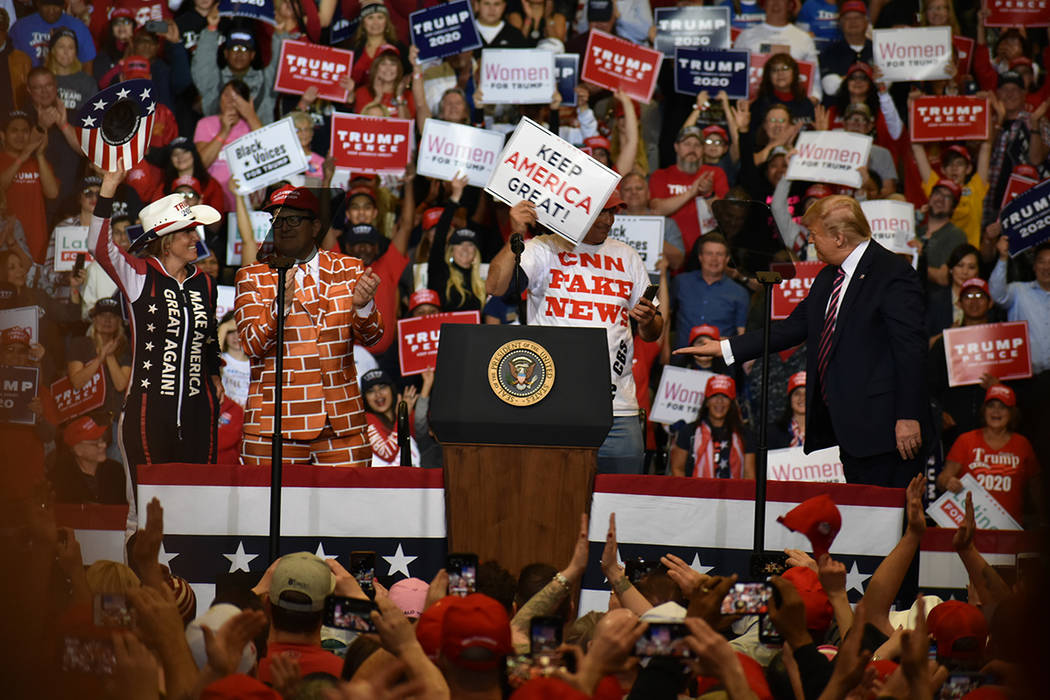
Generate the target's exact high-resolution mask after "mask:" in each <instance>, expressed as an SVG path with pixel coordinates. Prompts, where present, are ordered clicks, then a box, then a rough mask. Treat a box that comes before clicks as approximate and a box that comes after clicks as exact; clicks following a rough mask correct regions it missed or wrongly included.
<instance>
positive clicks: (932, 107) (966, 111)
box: [909, 96, 988, 141]
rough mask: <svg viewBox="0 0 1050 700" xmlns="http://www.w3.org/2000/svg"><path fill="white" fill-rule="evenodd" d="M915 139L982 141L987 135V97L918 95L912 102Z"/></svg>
mask: <svg viewBox="0 0 1050 700" xmlns="http://www.w3.org/2000/svg"><path fill="white" fill-rule="evenodd" d="M909 110H910V114H911V119H910V123H911V140H912V141H983V140H985V139H986V138H988V100H987V99H986V98H984V97H949V96H944V97H934V96H929V97H926V96H924V97H919V98H917V99H915V100H914V101H913V102H912V103H911V107H910V108H909Z"/></svg>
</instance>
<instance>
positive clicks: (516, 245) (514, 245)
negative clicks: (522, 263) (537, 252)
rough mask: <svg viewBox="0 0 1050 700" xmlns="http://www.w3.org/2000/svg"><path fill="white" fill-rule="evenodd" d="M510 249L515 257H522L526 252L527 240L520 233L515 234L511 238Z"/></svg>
mask: <svg viewBox="0 0 1050 700" xmlns="http://www.w3.org/2000/svg"><path fill="white" fill-rule="evenodd" d="M510 249H511V252H513V253H514V255H521V254H522V253H523V252H525V238H524V236H522V235H521V234H520V233H513V234H511V236H510Z"/></svg>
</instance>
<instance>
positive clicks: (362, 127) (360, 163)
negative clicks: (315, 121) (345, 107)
mask: <svg viewBox="0 0 1050 700" xmlns="http://www.w3.org/2000/svg"><path fill="white" fill-rule="evenodd" d="M412 137H413V126H412V121H411V120H410V119H388V118H386V117H366V116H363V115H360V114H343V113H339V112H337V113H335V114H333V115H332V140H331V149H330V150H329V153H331V154H332V157H333V158H334V159H335V164H336V165H337V166H339V167H341V168H350V169H351V170H353V171H355V172H361V173H380V174H386V173H389V174H394V175H401V174H402V173H404V172H405V169H406V168H407V167H408V161H409V158H410V157H411V156H412Z"/></svg>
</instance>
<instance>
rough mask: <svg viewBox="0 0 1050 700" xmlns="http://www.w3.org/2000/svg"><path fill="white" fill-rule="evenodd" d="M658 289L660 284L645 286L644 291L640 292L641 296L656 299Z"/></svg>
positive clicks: (650, 299) (651, 299)
mask: <svg viewBox="0 0 1050 700" xmlns="http://www.w3.org/2000/svg"><path fill="white" fill-rule="evenodd" d="M659 291H660V285H658V284H650V285H649V286H648V287H646V288H645V292H643V293H642V296H643V297H645V298H646V299H648V300H649V301H653V300H654V299H656V295H657V293H658V292H659Z"/></svg>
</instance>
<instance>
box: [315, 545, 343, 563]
mask: <svg viewBox="0 0 1050 700" xmlns="http://www.w3.org/2000/svg"><path fill="white" fill-rule="evenodd" d="M314 555H315V556H316V557H317V558H318V559H338V558H339V555H337V554H327V553H325V551H324V542H318V543H317V551H316V552H314Z"/></svg>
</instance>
